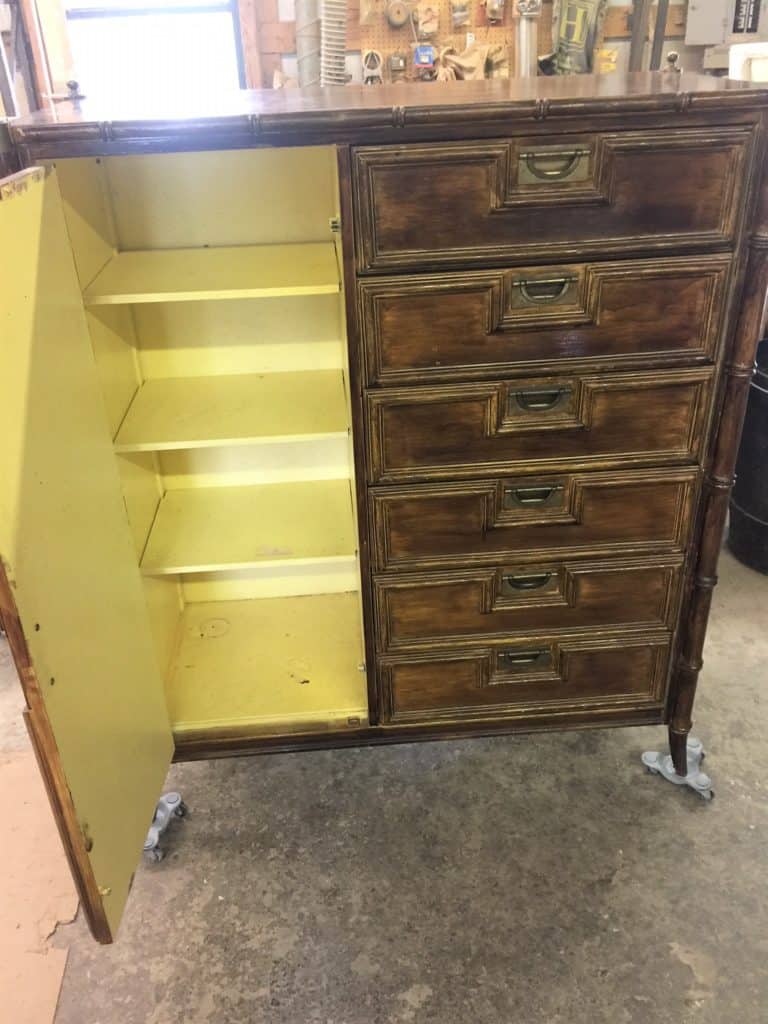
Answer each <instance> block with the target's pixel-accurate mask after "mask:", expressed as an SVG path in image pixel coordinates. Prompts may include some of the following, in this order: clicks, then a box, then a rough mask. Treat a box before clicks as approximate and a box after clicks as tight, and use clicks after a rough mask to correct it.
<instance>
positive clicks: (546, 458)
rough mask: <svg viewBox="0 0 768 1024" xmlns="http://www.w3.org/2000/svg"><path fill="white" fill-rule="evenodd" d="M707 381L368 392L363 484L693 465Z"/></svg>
mask: <svg viewBox="0 0 768 1024" xmlns="http://www.w3.org/2000/svg"><path fill="white" fill-rule="evenodd" d="M711 374H712V371H711V370H710V369H694V370H667V371H654V372H644V373H633V374H629V373H625V374H605V375H602V376H597V375H595V376H586V375H584V376H578V375H577V376H572V377H558V378H537V379H534V380H520V381H514V382H511V381H501V382H491V383H482V384H481V383H478V384H463V385H448V384H446V385H435V386H432V387H410V388H397V389H395V388H390V389H384V390H381V391H369V392H368V393H367V395H366V403H367V427H368V438H367V441H368V446H369V476H370V480H371V482H377V481H380V482H397V481H399V480H416V479H420V478H421V479H431V478H439V477H444V478H445V477H456V476H487V475H489V474H494V473H514V472H519V471H524V470H526V469H529V470H530V469H531V468H532V467H534V466H535V468H536V469H537V470H540V471H542V472H548V471H553V470H557V469H558V468H562V469H579V468H582V467H583V468H588V467H590V466H601V465H602V466H608V465H610V464H612V463H620V464H621V465H627V464H632V463H646V464H648V463H658V462H670V461H675V460H677V461H684V460H694V459H696V458H697V457H698V456H699V453H700V448H701V444H702V438H703V435H704V426H705V416H706V412H707V409H708V405H709V393H710V382H711Z"/></svg>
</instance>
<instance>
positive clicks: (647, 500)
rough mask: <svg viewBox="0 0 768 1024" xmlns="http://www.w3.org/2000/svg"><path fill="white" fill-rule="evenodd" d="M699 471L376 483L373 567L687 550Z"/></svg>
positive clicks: (372, 497)
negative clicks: (397, 485) (390, 484)
mask: <svg viewBox="0 0 768 1024" xmlns="http://www.w3.org/2000/svg"><path fill="white" fill-rule="evenodd" d="M700 475H701V474H700V470H698V469H697V468H696V467H691V468H685V469H667V470H622V471H619V472H611V473H572V474H568V475H565V476H558V475H551V476H547V475H544V476H541V477H538V476H537V477H518V478H516V479H515V478H506V479H497V480H479V481H452V482H449V483H430V484H411V485H408V486H406V487H376V488H371V491H370V504H371V528H370V532H371V537H372V540H373V546H374V553H373V558H374V566H375V568H376V570H378V571H379V572H382V571H392V570H401V571H403V570H411V571H413V570H416V569H430V568H447V567H460V566H461V565H464V564H466V563H467V562H470V563H471V564H473V565H495V564H496V563H498V562H501V561H504V562H511V561H517V562H521V563H526V562H531V561H535V560H547V559H552V558H558V557H559V558H564V557H573V556H575V555H582V556H584V555H605V554H617V555H618V554H625V555H629V554H643V553H654V552H664V551H683V550H685V548H686V547H687V546H688V543H689V538H690V532H691V526H692V516H693V508H694V504H695V501H696V499H697V496H698V493H699V481H700ZM518 495H519V496H520V497H518Z"/></svg>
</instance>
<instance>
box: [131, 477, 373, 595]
mask: <svg viewBox="0 0 768 1024" xmlns="http://www.w3.org/2000/svg"><path fill="white" fill-rule="evenodd" d="M356 550H357V542H356V539H355V527H354V517H353V511H352V494H351V487H350V482H349V480H313V481H309V482H302V483H288V484H264V485H257V486H248V487H195V488H187V489H184V490H173V491H167V492H166V494H165V496H164V497H163V499H162V501H161V502H160V506H159V508H158V510H157V515H156V516H155V521H154V524H153V526H152V530H151V531H150V534H149V539H148V541H147V546H146V548H145V551H144V557H143V559H142V562H141V569H142V572H143V573H144V574H145V575H147V576H171V575H184V574H188V573H202V572H219V571H225V570H227V569H249V568H255V567H258V566H263V565H279V564H291V565H318V564H322V563H327V562H341V561H348V560H350V561H354V559H355V553H356Z"/></svg>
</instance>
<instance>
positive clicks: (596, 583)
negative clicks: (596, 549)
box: [375, 556, 683, 653]
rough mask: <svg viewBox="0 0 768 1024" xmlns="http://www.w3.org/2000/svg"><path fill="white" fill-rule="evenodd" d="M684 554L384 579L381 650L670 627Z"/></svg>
mask: <svg viewBox="0 0 768 1024" xmlns="http://www.w3.org/2000/svg"><path fill="white" fill-rule="evenodd" d="M682 563H683V560H682V557H680V556H677V557H673V558H669V557H667V558H655V559H650V560H649V559H645V560H634V561H627V560H611V561H607V562H537V563H536V564H534V565H518V566H515V565H504V566H499V567H497V568H489V569H463V570H456V571H453V572H448V573H446V572H443V573H433V574H430V575H420V576H396V577H389V578H387V577H385V578H379V579H378V580H377V581H376V584H375V592H376V611H377V622H376V625H377V634H378V640H379V644H380V649H381V651H382V652H383V653H387V652H390V651H395V650H408V649H415V648H418V647H424V646H431V645H435V644H441V643H444V642H451V641H459V640H466V641H468V642H469V641H473V642H475V643H477V642H480V643H495V644H496V643H501V644H503V643H505V642H506V641H507V640H508V639H509V638H510V637H513V636H515V635H521V634H523V635H524V634H529V633H531V632H535V633H536V634H537V635H545V634H551V633H553V632H554V633H556V634H563V633H567V632H571V631H575V632H589V631H592V632H599V633H600V632H605V630H606V629H610V628H615V627H617V626H627V627H629V626H631V627H633V629H636V630H639V631H641V632H647V631H648V630H649V629H660V628H664V627H668V628H671V627H672V626H673V625H674V617H675V615H676V614H677V604H678V596H679V591H680V581H681V567H682Z"/></svg>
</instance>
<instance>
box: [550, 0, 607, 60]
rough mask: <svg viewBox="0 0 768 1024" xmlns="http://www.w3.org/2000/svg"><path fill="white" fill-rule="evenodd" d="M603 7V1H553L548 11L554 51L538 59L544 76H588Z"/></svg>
mask: <svg viewBox="0 0 768 1024" xmlns="http://www.w3.org/2000/svg"><path fill="white" fill-rule="evenodd" d="M607 6H608V2H607V0H555V4H554V8H553V11H552V40H553V45H554V49H553V51H552V53H551V54H548V55H547V56H546V57H540V58H539V68H540V69H541V71H542V72H543V73H544V74H545V75H574V74H590V73H591V72H592V70H593V67H594V55H595V42H596V41H597V39H598V37H599V35H600V26H601V25H602V22H603V18H604V16H605V9H606V7H607Z"/></svg>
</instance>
